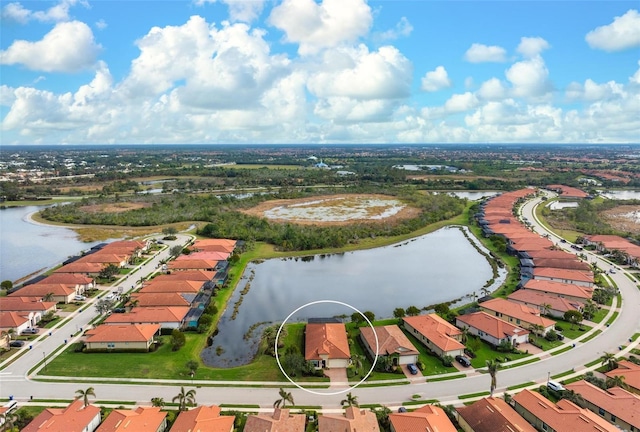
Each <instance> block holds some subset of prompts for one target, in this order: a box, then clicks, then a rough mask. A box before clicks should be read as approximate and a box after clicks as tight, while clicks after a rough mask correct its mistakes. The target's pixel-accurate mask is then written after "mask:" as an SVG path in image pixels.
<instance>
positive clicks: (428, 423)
mask: <svg viewBox="0 0 640 432" xmlns="http://www.w3.org/2000/svg"><path fill="white" fill-rule="evenodd" d="M389 422H390V423H391V432H417V431H438V432H456V430H457V429H456V428H455V426H453V423H451V420H449V417H447V413H445V412H444V410H443V409H442V408H440V407H437V406H435V405H425V406H423V407H421V408H418V409H416V410H414V411H411V412H404V413H393V414H389Z"/></svg>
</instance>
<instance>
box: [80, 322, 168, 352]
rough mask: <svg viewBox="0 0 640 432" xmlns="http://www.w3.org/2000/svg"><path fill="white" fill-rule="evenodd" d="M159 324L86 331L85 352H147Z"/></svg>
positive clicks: (101, 326) (128, 325) (101, 327)
mask: <svg viewBox="0 0 640 432" xmlns="http://www.w3.org/2000/svg"><path fill="white" fill-rule="evenodd" d="M159 330H160V325H159V324H127V325H106V324H103V325H99V326H97V327H96V328H93V329H91V330H88V331H87V333H86V335H87V337H86V339H85V341H84V342H85V345H86V347H87V351H122V350H126V351H133V350H135V351H145V352H146V351H149V349H150V348H151V345H153V340H154V337H155V335H156V334H157V333H158V331H159Z"/></svg>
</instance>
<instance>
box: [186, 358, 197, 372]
mask: <svg viewBox="0 0 640 432" xmlns="http://www.w3.org/2000/svg"><path fill="white" fill-rule="evenodd" d="M186 366H187V369H188V370H189V373H190V374H191V375H195V374H196V371H197V370H198V366H200V364H199V363H198V362H197V361H195V360H189V361H188V362H187V364H186Z"/></svg>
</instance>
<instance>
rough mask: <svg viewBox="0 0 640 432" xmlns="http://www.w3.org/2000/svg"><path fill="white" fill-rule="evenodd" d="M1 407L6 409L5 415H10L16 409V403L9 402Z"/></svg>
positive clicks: (13, 401)
mask: <svg viewBox="0 0 640 432" xmlns="http://www.w3.org/2000/svg"><path fill="white" fill-rule="evenodd" d="M2 407H3V408H6V409H7V410H6V411H5V413H10V412H12V411H15V410H17V409H18V401H15V400H10V401H9V402H7V403H6V404H4V405H2Z"/></svg>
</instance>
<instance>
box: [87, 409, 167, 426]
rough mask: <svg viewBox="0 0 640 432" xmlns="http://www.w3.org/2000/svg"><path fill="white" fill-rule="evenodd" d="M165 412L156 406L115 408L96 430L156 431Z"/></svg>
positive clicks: (163, 418) (162, 421) (161, 422)
mask: <svg viewBox="0 0 640 432" xmlns="http://www.w3.org/2000/svg"><path fill="white" fill-rule="evenodd" d="M166 416H167V413H166V412H161V411H160V408H157V407H138V408H136V409H135V410H125V409H115V410H113V411H111V414H109V415H108V416H107V418H106V419H104V421H103V422H102V424H101V425H100V426H99V427H98V429H96V432H157V431H158V429H160V426H161V425H162V424H163V423H164V421H165V417H166Z"/></svg>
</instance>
